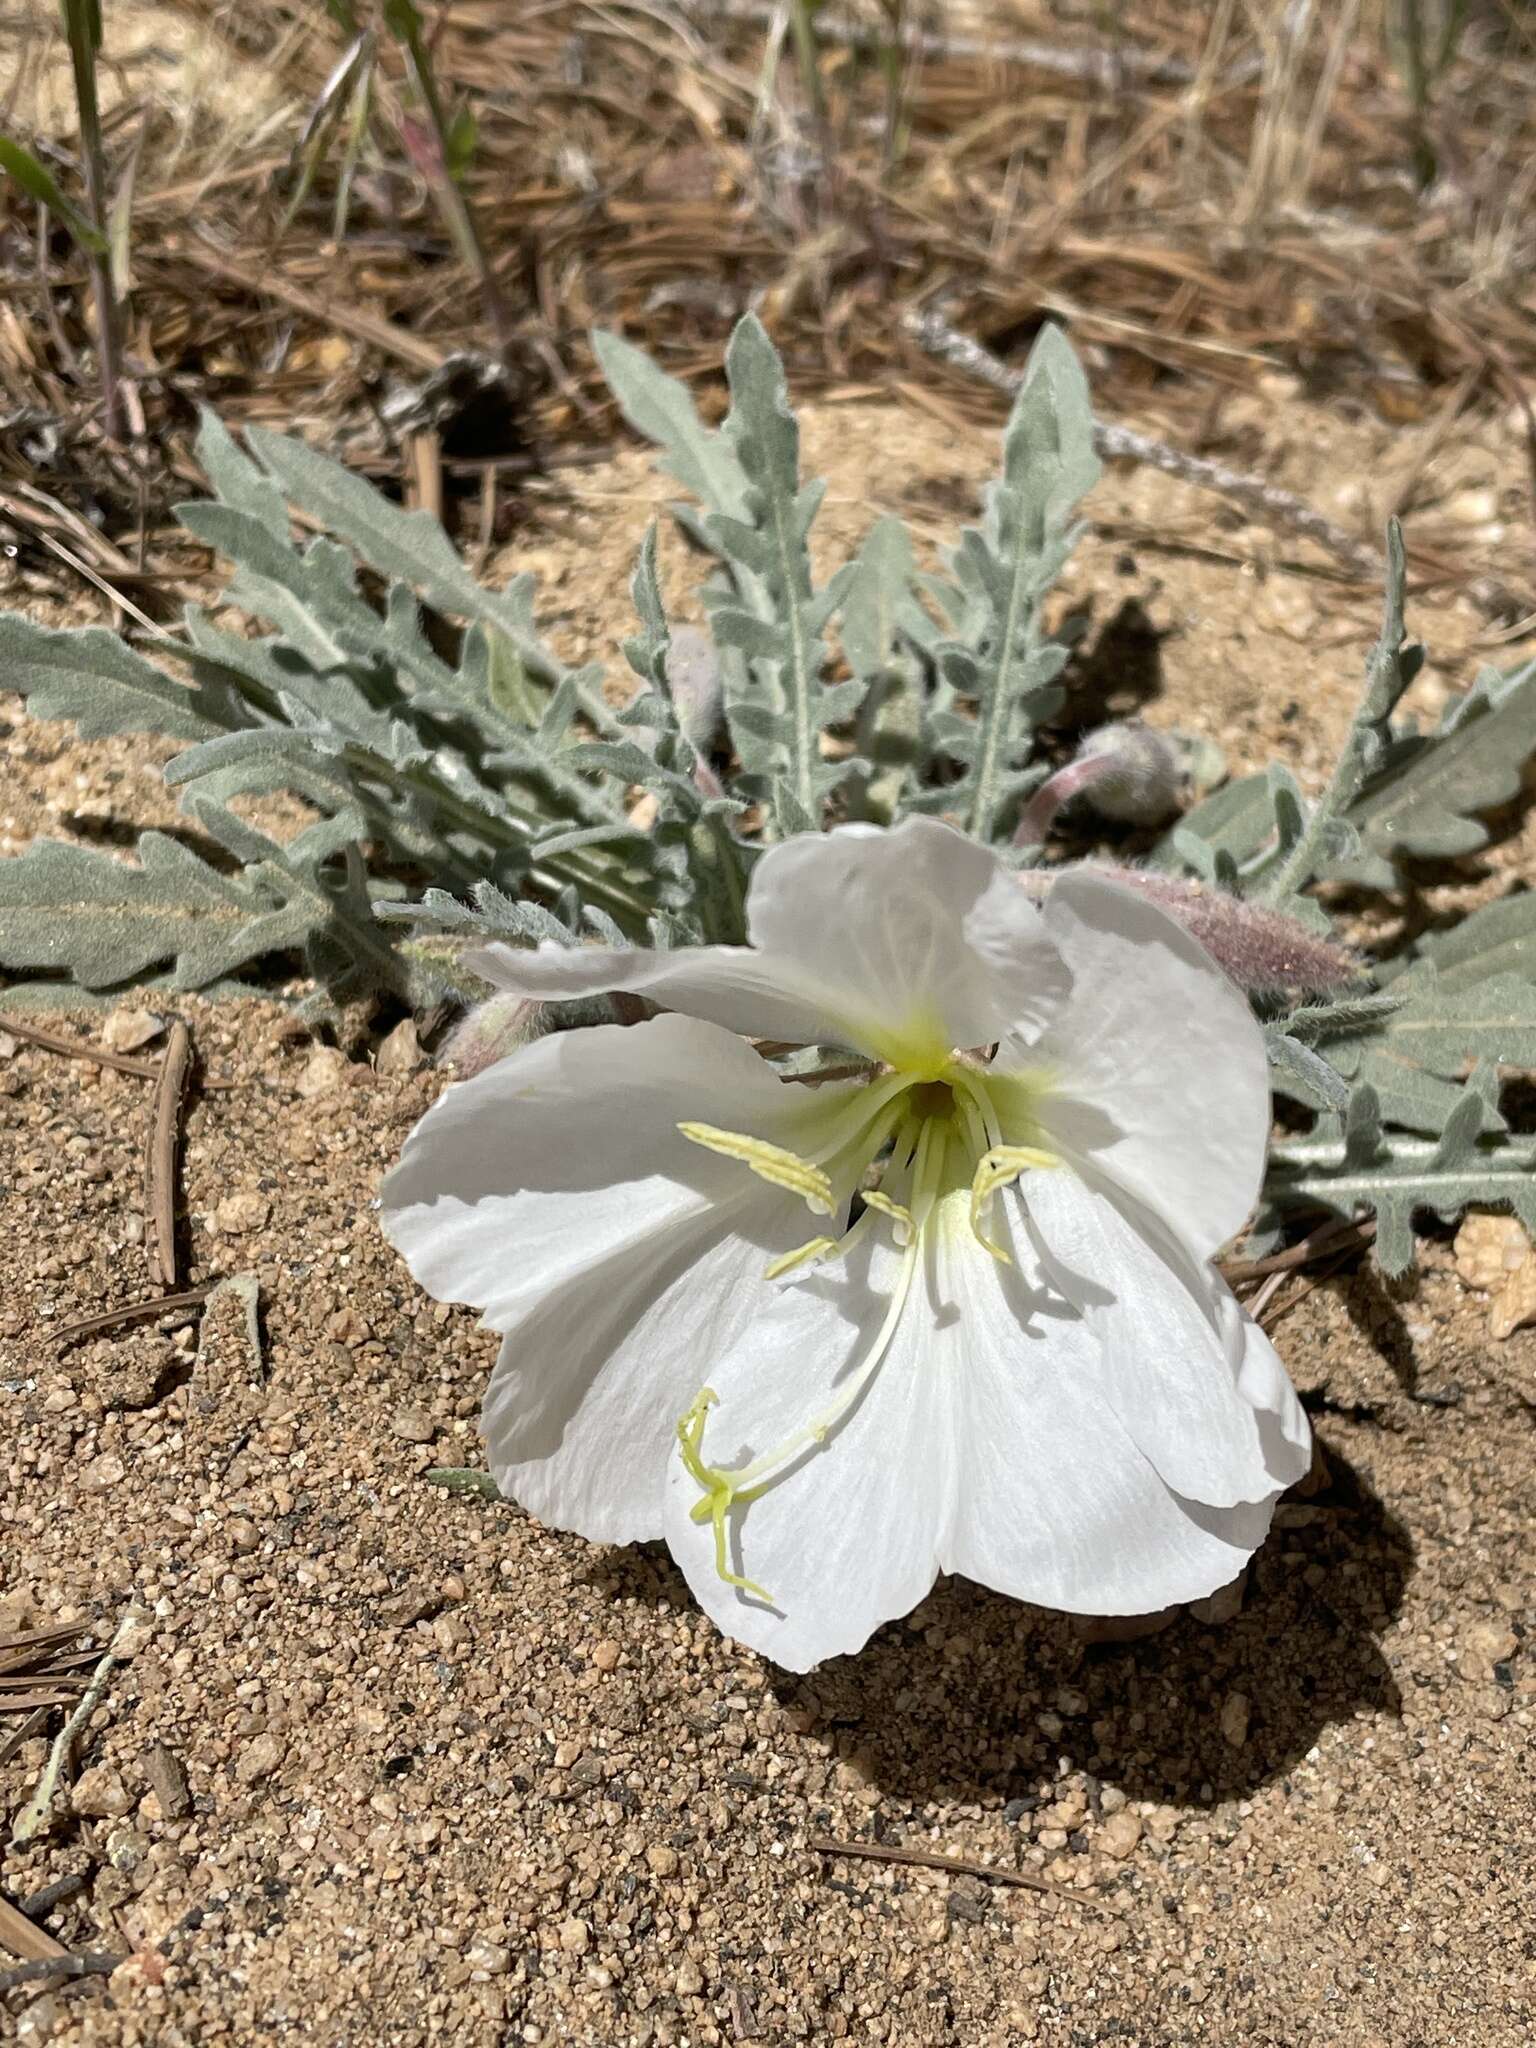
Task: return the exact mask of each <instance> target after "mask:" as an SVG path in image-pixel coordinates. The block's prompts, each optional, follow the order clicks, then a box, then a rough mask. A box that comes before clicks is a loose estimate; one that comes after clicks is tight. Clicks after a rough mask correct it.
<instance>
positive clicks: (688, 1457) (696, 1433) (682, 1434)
mask: <svg viewBox="0 0 1536 2048" xmlns="http://www.w3.org/2000/svg"><path fill="white" fill-rule="evenodd" d="M719 1398H720V1396H719V1395H718V1394H717V1393H716V1392H715V1390H714V1388H713V1387H705V1388H704V1389H703V1390H702V1392H701V1393H700V1395H699V1397H698V1399H697V1400H696V1401H695V1402H694V1404H693V1406H692V1407H691V1408H690V1409H689V1410H688V1413H687V1414H686V1415H685V1416H684V1417H683V1419H682V1421H681V1422H679V1424H678V1425H677V1441H678V1444H679V1446H680V1447H681V1449H682V1454H683V1464H684V1466H685V1467H686V1469H687V1472H688V1475H689V1477H690V1478H691V1479H695V1480H697V1481H698V1483H699V1485H700V1486H702V1487H703V1489H704V1498H703V1499H702V1500H700V1501H695V1502H694V1504H693V1507H692V1508H691V1509H690V1510H689V1512H690V1514H691V1515H692V1517H693V1519H694V1521H696V1522H713V1523H714V1525H715V1571H716V1573H717V1574H718V1576H719V1577H720V1578H722V1579H723V1580H724V1581H725V1583H726V1585H728V1586H739V1587H740V1588H741V1590H742V1592H744V1593H750V1594H751V1595H752V1596H753V1598H754V1599H756V1600H764V1601H766V1602H767V1603H768V1605H769V1606H770V1607H771V1606H772V1605H773V1595H772V1594H771V1593H765V1592H764V1591H763V1589H762V1587H761V1586H759V1585H757V1584H755V1583H754V1582H753V1580H751V1579H744V1578H742V1576H741V1574H740V1573H739V1572H732V1571H727V1570H726V1564H725V1518H726V1515H727V1514H728V1513H729V1512H730V1507H731V1503H732V1502H733V1501H734V1500H735V1499H736V1498H737V1496H738V1495H739V1493H740V1492H741V1474H739V1473H736V1472H723V1471H721V1470H719V1469H718V1468H717V1467H716V1466H714V1465H706V1464H705V1462H704V1452H703V1449H702V1445H703V1442H704V1418H705V1416H706V1415H707V1414H708V1413H709V1411H710V1409H711V1408H713V1407H714V1405H715V1403H716V1402H717V1401H718V1400H719Z"/></svg>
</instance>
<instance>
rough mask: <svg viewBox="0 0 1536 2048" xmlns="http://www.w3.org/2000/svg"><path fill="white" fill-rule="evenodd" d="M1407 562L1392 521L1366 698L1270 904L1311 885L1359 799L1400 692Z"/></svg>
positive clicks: (1273, 879)
mask: <svg viewBox="0 0 1536 2048" xmlns="http://www.w3.org/2000/svg"><path fill="white" fill-rule="evenodd" d="M1405 576H1406V563H1405V560H1404V556H1403V530H1402V528H1401V527H1400V526H1399V525H1398V523H1397V521H1396V520H1395V519H1393V520H1390V521H1389V522H1388V524H1387V589H1386V600H1385V604H1384V606H1383V611H1382V621H1381V637H1380V638H1379V639H1378V640H1377V642H1376V645H1375V646H1374V647H1373V648H1372V649H1371V652H1370V655H1369V657H1368V659H1367V661H1366V664H1365V694H1364V695H1363V697H1362V698H1361V700H1360V709H1359V710H1358V711H1357V712H1356V713H1355V718H1354V723H1353V724H1352V725H1351V726H1350V729H1349V737H1348V738H1347V739H1346V740H1345V742H1344V745H1343V748H1342V749H1341V751H1340V754H1339V758H1338V760H1337V761H1336V762H1335V763H1334V768H1333V774H1332V775H1331V776H1330V777H1329V779H1328V787H1327V788H1326V789H1325V790H1324V791H1323V793H1322V795H1321V796H1320V797H1319V798H1318V800H1317V802H1316V803H1315V804H1314V805H1313V806H1312V810H1311V814H1310V816H1309V817H1308V819H1307V823H1306V827H1305V829H1304V830H1303V832H1302V834H1301V837H1300V838H1299V839H1298V840H1297V841H1296V844H1295V845H1294V846H1293V847H1292V848H1291V850H1290V852H1289V853H1288V854H1287V855H1286V857H1285V859H1284V860H1283V861H1282V862H1281V863H1280V865H1279V866H1278V867H1277V868H1276V869H1275V870H1274V872H1273V873H1272V874H1270V875H1268V876H1266V877H1265V880H1264V883H1263V886H1262V888H1261V889H1259V890H1258V891H1257V892H1256V893H1257V894H1258V895H1260V896H1261V897H1263V898H1264V899H1265V900H1266V901H1268V902H1270V903H1283V902H1284V901H1285V899H1286V897H1288V896H1290V895H1293V894H1294V893H1295V892H1296V891H1297V890H1298V889H1301V888H1303V887H1304V886H1305V885H1306V883H1307V882H1308V881H1310V880H1311V877H1312V871H1313V869H1314V868H1315V867H1316V865H1317V859H1318V854H1319V851H1320V848H1321V845H1322V840H1323V835H1324V834H1325V832H1326V831H1327V829H1328V827H1329V825H1330V824H1331V823H1332V822H1333V820H1334V819H1335V818H1338V817H1341V816H1342V815H1343V814H1344V812H1346V811H1347V810H1348V809H1349V807H1350V805H1351V804H1352V803H1353V802H1354V800H1355V798H1356V797H1357V796H1358V795H1359V794H1360V785H1361V784H1362V783H1363V782H1364V780H1365V775H1366V768H1367V765H1368V763H1369V761H1370V759H1371V756H1372V753H1373V751H1374V750H1375V745H1376V743H1377V742H1378V741H1379V739H1380V736H1381V732H1382V729H1383V727H1384V726H1385V725H1386V722H1387V719H1388V718H1389V716H1390V715H1391V712H1392V707H1393V706H1394V705H1395V704H1396V702H1397V700H1398V698H1399V697H1400V696H1401V695H1402V693H1403V688H1404V677H1403V586H1404V579H1405Z"/></svg>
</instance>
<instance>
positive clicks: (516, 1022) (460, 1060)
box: [437, 992, 546, 1081]
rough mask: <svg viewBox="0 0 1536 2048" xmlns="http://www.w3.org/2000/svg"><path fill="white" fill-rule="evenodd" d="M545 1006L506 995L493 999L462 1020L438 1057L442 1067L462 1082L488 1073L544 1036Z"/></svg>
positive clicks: (526, 999)
mask: <svg viewBox="0 0 1536 2048" xmlns="http://www.w3.org/2000/svg"><path fill="white" fill-rule="evenodd" d="M545 1007H546V1006H545V1005H544V1004H543V1003H536V1002H534V1001H532V1000H531V998H529V997H528V996H517V995H511V994H509V993H506V992H503V993H502V994H500V995H494V996H489V997H487V998H486V1000H485V1001H484V1002H483V1003H477V1004H476V1005H475V1007H474V1008H473V1009H472V1010H470V1011H468V1012H466V1014H465V1015H464V1016H463V1017H461V1018H460V1019H459V1021H458V1023H457V1024H456V1025H455V1026H454V1028H453V1030H452V1031H451V1032H450V1033H449V1035H448V1037H447V1038H446V1039H445V1040H444V1042H443V1046H442V1050H441V1051H440V1052H439V1053H438V1055H437V1063H438V1065H439V1066H440V1067H452V1068H454V1070H455V1071H456V1073H457V1074H458V1077H459V1079H460V1080H461V1081H467V1080H469V1079H470V1078H471V1076H472V1075H475V1074H481V1073H484V1071H485V1069H486V1068H487V1067H491V1066H494V1065H495V1064H496V1062H497V1060H502V1059H505V1058H506V1056H507V1054H508V1053H509V1052H516V1051H517V1048H518V1047H519V1046H520V1045H526V1044H527V1043H528V1042H529V1040H530V1039H534V1038H537V1037H539V1036H540V1034H541V1032H542V1030H543V1017H542V1012H543V1010H544V1009H545Z"/></svg>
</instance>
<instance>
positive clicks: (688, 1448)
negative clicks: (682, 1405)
mask: <svg viewBox="0 0 1536 2048" xmlns="http://www.w3.org/2000/svg"><path fill="white" fill-rule="evenodd" d="M944 1151H945V1147H944V1145H943V1143H941V1142H940V1143H936V1142H935V1134H934V1125H933V1124H932V1123H931V1122H930V1123H925V1124H924V1125H923V1128H922V1131H921V1133H920V1134H919V1137H918V1141H917V1158H916V1162H915V1165H914V1169H913V1185H912V1206H911V1208H910V1210H909V1211H907V1212H906V1213H907V1214H908V1216H909V1217H910V1219H911V1231H910V1235H909V1237H908V1241H907V1244H906V1247H905V1250H904V1252H903V1254H902V1261H901V1271H900V1273H899V1274H898V1275H897V1280H896V1285H895V1287H894V1288H893V1289H892V1291H891V1298H890V1301H889V1302H888V1303H887V1305H886V1312H885V1317H884V1320H883V1321H882V1323H881V1325H880V1328H879V1330H878V1331H877V1332H876V1334H875V1338H874V1341H873V1343H872V1344H871V1345H870V1347H869V1350H868V1351H867V1352H866V1353H865V1355H864V1357H863V1359H862V1360H861V1361H860V1362H859V1364H858V1365H857V1366H856V1367H855V1369H854V1370H853V1371H852V1372H851V1373H850V1374H849V1375H848V1377H847V1378H846V1379H845V1380H844V1381H843V1383H842V1385H841V1386H840V1387H839V1388H838V1389H837V1392H836V1393H835V1394H834V1395H833V1397H832V1399H831V1400H830V1401H829V1402H828V1403H827V1405H826V1407H825V1408H823V1409H822V1410H821V1411H820V1412H819V1413H818V1414H816V1415H813V1416H812V1417H811V1419H810V1420H809V1422H806V1423H803V1424H802V1425H801V1427H800V1428H799V1429H797V1430H794V1431H792V1432H791V1433H790V1435H788V1436H787V1437H786V1438H785V1439H784V1441H783V1442H782V1443H781V1444H777V1445H776V1446H775V1447H774V1448H773V1449H772V1450H771V1451H767V1452H765V1453H764V1454H763V1456H762V1457H760V1458H753V1459H752V1460H751V1461H750V1462H749V1463H748V1464H746V1465H741V1466H738V1467H737V1468H736V1469H734V1470H730V1469H727V1468H722V1467H720V1466H716V1465H710V1464H707V1463H706V1462H705V1458H704V1453H703V1448H702V1445H703V1437H704V1418H705V1416H706V1414H707V1413H708V1411H709V1410H710V1409H711V1408H712V1407H713V1406H714V1405H715V1401H716V1398H717V1397H716V1395H715V1393H714V1390H713V1389H712V1388H710V1387H705V1388H704V1390H703V1392H702V1393H701V1394H700V1395H699V1397H698V1399H697V1400H696V1401H695V1402H694V1403H693V1405H692V1407H691V1408H690V1409H689V1410H688V1412H687V1414H686V1415H685V1416H684V1417H683V1418H682V1420H681V1421H680V1422H679V1423H678V1425H677V1440H678V1443H679V1444H680V1446H681V1448H682V1458H683V1464H684V1466H685V1468H686V1469H687V1471H688V1474H689V1476H690V1477H691V1478H692V1479H694V1480H695V1481H696V1482H697V1484H698V1485H699V1486H700V1487H701V1488H702V1489H703V1493H704V1498H703V1499H702V1500H699V1501H696V1502H695V1503H694V1505H693V1507H692V1508H691V1509H690V1511H689V1512H690V1514H691V1515H692V1518H693V1520H694V1521H696V1522H711V1523H713V1525H714V1532H715V1571H716V1573H717V1574H718V1575H719V1577H720V1578H721V1579H722V1580H723V1581H724V1582H725V1584H726V1585H728V1586H739V1587H740V1588H741V1589H742V1590H743V1591H744V1592H748V1593H751V1594H752V1595H754V1597H755V1598H757V1599H760V1600H767V1601H768V1602H769V1604H770V1605H772V1604H773V1603H772V1599H771V1596H770V1595H769V1594H767V1593H765V1592H764V1591H763V1589H762V1588H761V1587H760V1586H757V1585H754V1584H753V1583H752V1581H751V1580H750V1579H744V1578H741V1577H740V1576H739V1575H738V1574H736V1573H734V1572H731V1571H728V1570H727V1569H726V1529H725V1518H726V1516H727V1515H728V1514H729V1513H730V1511H731V1509H732V1508H733V1507H736V1506H740V1507H747V1506H749V1505H750V1504H751V1502H753V1501H755V1500H757V1499H759V1498H760V1497H761V1496H762V1495H763V1494H764V1493H766V1492H767V1491H768V1488H769V1487H770V1486H772V1485H773V1484H774V1483H775V1481H776V1480H777V1479H778V1478H780V1477H781V1476H782V1475H783V1473H784V1471H785V1469H786V1467H788V1466H789V1465H790V1464H792V1463H793V1461H794V1460H795V1459H796V1458H797V1457H798V1456H799V1455H800V1453H801V1452H802V1451H803V1450H806V1449H809V1448H811V1447H813V1446H818V1445H820V1444H822V1443H824V1442H825V1441H826V1439H827V1437H828V1435H829V1434H830V1433H831V1431H832V1430H833V1429H835V1428H836V1427H837V1425H838V1423H839V1422H841V1420H842V1419H843V1417H844V1416H845V1415H846V1414H847V1413H848V1411H849V1409H850V1408H852V1407H853V1405H854V1403H855V1402H856V1401H857V1400H858V1398H859V1396H860V1394H862V1393H863V1391H864V1389H865V1387H866V1386H867V1385H868V1384H869V1381H870V1380H871V1379H872V1378H873V1376H874V1374H875V1373H876V1371H877V1370H878V1369H879V1367H880V1364H881V1362H882V1360H883V1359H884V1357H885V1354H886V1352H887V1351H888V1350H889V1349H890V1346H891V1339H892V1338H893V1337H894V1336H895V1334H896V1327H897V1324H898V1323H899V1322H900V1321H901V1314H902V1310H903V1309H904V1308H905V1307H906V1302H907V1296H908V1294H909V1293H910V1292H911V1288H912V1280H913V1276H914V1274H915V1273H916V1271H917V1265H918V1259H919V1257H920V1256H921V1252H922V1227H923V1224H924V1222H925V1221H926V1220H927V1217H928V1215H929V1213H930V1211H931V1210H932V1208H933V1205H934V1202H935V1200H936V1199H937V1196H938V1184H939V1179H940V1172H941V1168H942V1164H943V1158H944ZM865 1200H866V1201H867V1200H868V1197H867V1196H866V1197H865ZM875 1206H876V1207H877V1208H880V1207H882V1205H881V1204H876V1205H875ZM890 1207H891V1208H892V1209H896V1208H898V1207H900V1205H899V1204H898V1203H892V1204H891V1205H890ZM864 1221H865V1218H862V1217H861V1218H860V1220H859V1223H857V1224H855V1225H854V1231H855V1232H856V1231H858V1230H859V1229H860V1228H861V1227H862V1225H863V1223H864ZM853 1234H854V1233H853V1232H850V1233H849V1235H850V1236H852V1235H853Z"/></svg>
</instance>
